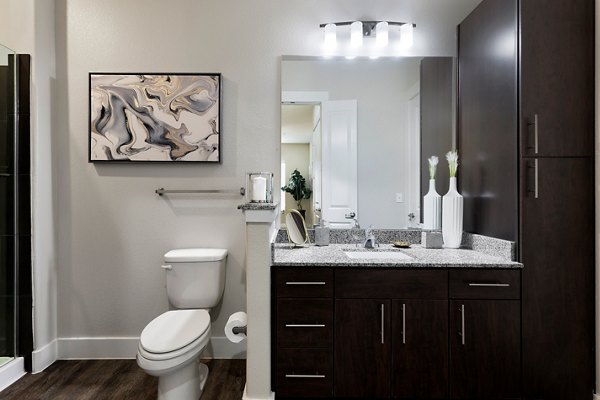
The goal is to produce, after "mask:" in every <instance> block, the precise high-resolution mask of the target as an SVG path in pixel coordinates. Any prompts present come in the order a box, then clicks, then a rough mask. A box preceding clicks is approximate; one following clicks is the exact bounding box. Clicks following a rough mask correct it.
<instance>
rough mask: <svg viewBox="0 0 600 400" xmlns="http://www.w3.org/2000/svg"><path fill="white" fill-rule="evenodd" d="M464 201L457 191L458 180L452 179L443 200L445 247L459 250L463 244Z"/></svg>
mask: <svg viewBox="0 0 600 400" xmlns="http://www.w3.org/2000/svg"><path fill="white" fill-rule="evenodd" d="M463 203H464V199H463V197H462V196H461V194H460V193H458V190H456V178H450V187H449V188H448V193H446V194H445V195H444V197H443V199H442V237H443V239H444V247H446V248H449V249H458V248H459V247H460V244H461V242H462V230H463Z"/></svg>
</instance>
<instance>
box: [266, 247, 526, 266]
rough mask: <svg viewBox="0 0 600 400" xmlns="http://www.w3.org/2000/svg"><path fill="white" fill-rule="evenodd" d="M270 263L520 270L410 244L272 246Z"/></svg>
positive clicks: (469, 253)
mask: <svg viewBox="0 0 600 400" xmlns="http://www.w3.org/2000/svg"><path fill="white" fill-rule="evenodd" d="M272 246H273V252H272V258H273V259H272V264H273V265H274V266H279V265H289V266H306V267H308V266H323V267H331V266H344V267H395V268H399V267H400V268H401V267H405V268H522V267H523V264H520V263H517V262H513V261H507V260H506V259H504V258H501V257H494V256H490V255H488V254H485V253H481V252H478V251H474V250H469V249H424V248H423V247H421V245H413V246H412V247H411V248H409V249H396V248H394V247H393V246H391V245H384V244H382V245H380V246H379V247H378V248H376V249H373V250H369V249H364V248H362V247H357V246H355V245H352V244H330V245H329V246H324V247H317V246H314V245H309V246H306V247H297V248H291V247H290V245H289V244H284V243H274V244H272ZM345 251H361V252H362V251H367V252H390V251H392V252H402V253H404V254H406V255H408V256H410V257H411V259H408V260H404V259H403V260H397V259H385V258H384V259H377V260H374V259H353V258H350V257H348V256H347V255H346V254H344V252H345Z"/></svg>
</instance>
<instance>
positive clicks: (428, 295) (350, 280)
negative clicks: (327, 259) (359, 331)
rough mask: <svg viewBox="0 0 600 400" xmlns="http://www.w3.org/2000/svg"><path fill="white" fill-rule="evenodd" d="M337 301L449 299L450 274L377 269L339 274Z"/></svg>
mask: <svg viewBox="0 0 600 400" xmlns="http://www.w3.org/2000/svg"><path fill="white" fill-rule="evenodd" d="M335 297H336V298H370V299H447V298H448V271H447V270H442V271H435V270H400V269H373V268H370V269H347V270H336V271H335Z"/></svg>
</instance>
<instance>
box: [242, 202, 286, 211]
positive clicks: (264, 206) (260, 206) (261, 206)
mask: <svg viewBox="0 0 600 400" xmlns="http://www.w3.org/2000/svg"><path fill="white" fill-rule="evenodd" d="M277 205H278V203H245V204H240V205H239V206H238V210H244V211H245V210H274V209H276V208H277Z"/></svg>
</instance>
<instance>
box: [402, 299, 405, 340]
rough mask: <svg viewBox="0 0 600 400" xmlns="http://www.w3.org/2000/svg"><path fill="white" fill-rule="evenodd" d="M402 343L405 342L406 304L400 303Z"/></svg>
mask: <svg viewBox="0 0 600 400" xmlns="http://www.w3.org/2000/svg"><path fill="white" fill-rule="evenodd" d="M402 344H406V304H402Z"/></svg>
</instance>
